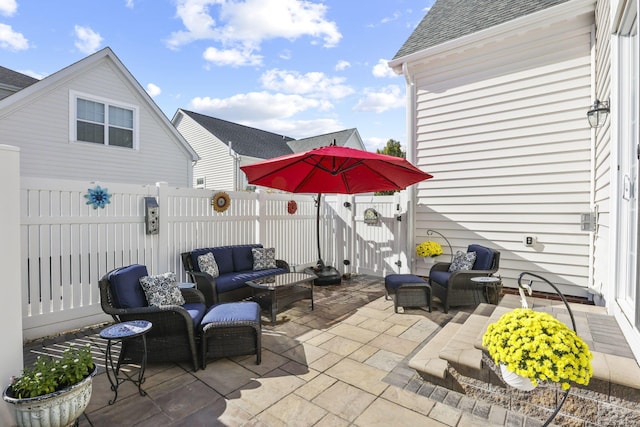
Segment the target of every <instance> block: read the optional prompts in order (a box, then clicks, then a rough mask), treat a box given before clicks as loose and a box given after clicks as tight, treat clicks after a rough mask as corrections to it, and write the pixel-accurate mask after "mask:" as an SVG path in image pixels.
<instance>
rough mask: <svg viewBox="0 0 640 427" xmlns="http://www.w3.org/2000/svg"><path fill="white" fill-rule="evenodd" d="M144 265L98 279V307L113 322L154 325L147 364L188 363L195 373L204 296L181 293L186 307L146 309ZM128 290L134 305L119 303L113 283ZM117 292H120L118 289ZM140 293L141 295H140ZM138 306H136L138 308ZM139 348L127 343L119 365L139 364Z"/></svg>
mask: <svg viewBox="0 0 640 427" xmlns="http://www.w3.org/2000/svg"><path fill="white" fill-rule="evenodd" d="M146 275H148V274H147V268H146V267H145V266H144V265H139V264H134V265H130V266H127V267H121V268H118V269H115V270H112V271H110V272H109V273H107V274H105V275H104V276H103V277H102V279H100V282H99V286H100V305H101V306H102V310H103V311H104V312H105V313H107V314H109V315H111V317H113V319H114V320H115V321H116V322H124V321H127V320H148V321H149V322H151V323H152V324H153V327H152V328H151V330H150V331H149V332H148V333H147V335H146V338H147V360H148V361H149V362H167V361H173V362H178V361H190V362H191V363H193V369H194V371H196V370H198V366H199V363H198V351H197V348H196V336H197V334H198V329H197V328H198V326H199V324H200V320H201V319H202V317H203V316H204V314H205V311H206V306H205V304H204V296H203V295H202V293H201V292H200V291H198V290H197V289H180V291H181V293H182V296H183V297H184V299H185V304H184V305H182V306H179V305H167V306H161V307H154V306H148V305H146V299H144V302H142V304H140V302H141V301H140V295H142V298H144V291H143V290H142V287H141V286H140V285H139V283H138V280H139V278H140V277H143V276H146ZM114 282H117V284H118V285H119V286H123V285H124V286H126V287H127V288H128V289H129V287H130V289H131V295H133V297H134V298H138V302H137V303H133V304H132V303H131V301H128V302H125V303H124V304H119V303H118V302H117V301H118V300H120V301H122V298H118V297H117V295H115V294H114V288H113V287H112V286H113V283H114ZM119 289H123V288H122V287H120V288H119ZM141 292H142V294H140V293H141ZM138 305H139V306H138ZM141 352H142V344H141V343H140V341H139V340H126V341H124V342H123V345H122V349H121V352H120V363H128V362H129V361H131V360H140V354H141Z"/></svg>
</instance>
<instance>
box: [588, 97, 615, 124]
mask: <svg viewBox="0 0 640 427" xmlns="http://www.w3.org/2000/svg"><path fill="white" fill-rule="evenodd" d="M609 111H610V109H609V101H604V102H600V101H599V100H597V99H596V101H595V102H594V103H593V105H592V106H591V108H590V109H589V111H587V119H588V120H589V126H591V127H592V128H599V127H602V125H604V122H605V121H606V120H607V116H608V115H609Z"/></svg>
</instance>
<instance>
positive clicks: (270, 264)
mask: <svg viewBox="0 0 640 427" xmlns="http://www.w3.org/2000/svg"><path fill="white" fill-rule="evenodd" d="M251 252H253V269H254V270H266V269H268V268H276V248H253V249H251Z"/></svg>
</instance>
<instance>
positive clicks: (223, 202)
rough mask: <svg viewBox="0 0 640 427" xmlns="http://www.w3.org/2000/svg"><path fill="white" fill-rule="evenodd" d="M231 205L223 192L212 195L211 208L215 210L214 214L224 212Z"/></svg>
mask: <svg viewBox="0 0 640 427" xmlns="http://www.w3.org/2000/svg"><path fill="white" fill-rule="evenodd" d="M230 204H231V198H230V197H229V195H228V194H227V193H225V192H224V191H220V192H218V193H216V194H214V195H213V199H211V206H213V209H215V211H216V212H224V211H226V210H227V209H228V208H229V205H230Z"/></svg>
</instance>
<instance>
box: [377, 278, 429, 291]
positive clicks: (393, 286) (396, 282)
mask: <svg viewBox="0 0 640 427" xmlns="http://www.w3.org/2000/svg"><path fill="white" fill-rule="evenodd" d="M408 283H416V284H424V285H426V284H427V282H426V281H425V280H424V279H423V278H422V277H420V276H416V275H415V274H389V275H388V276H386V277H385V278H384V286H385V288H386V289H387V291H389V293H393V291H395V290H397V289H398V288H399V287H400V285H404V284H408Z"/></svg>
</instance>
